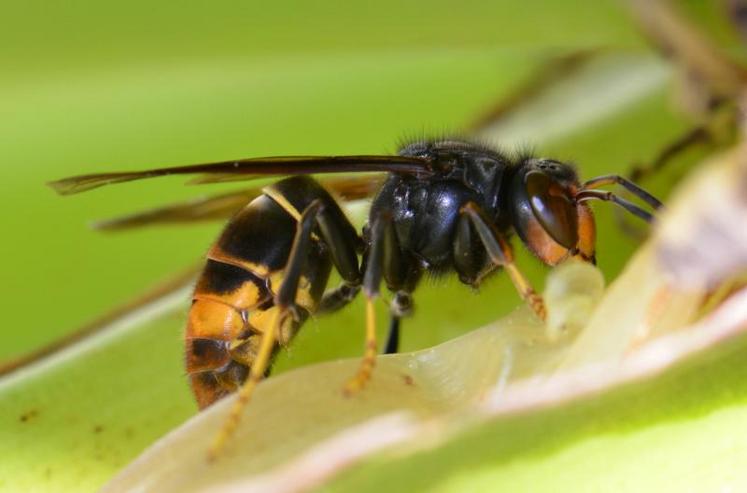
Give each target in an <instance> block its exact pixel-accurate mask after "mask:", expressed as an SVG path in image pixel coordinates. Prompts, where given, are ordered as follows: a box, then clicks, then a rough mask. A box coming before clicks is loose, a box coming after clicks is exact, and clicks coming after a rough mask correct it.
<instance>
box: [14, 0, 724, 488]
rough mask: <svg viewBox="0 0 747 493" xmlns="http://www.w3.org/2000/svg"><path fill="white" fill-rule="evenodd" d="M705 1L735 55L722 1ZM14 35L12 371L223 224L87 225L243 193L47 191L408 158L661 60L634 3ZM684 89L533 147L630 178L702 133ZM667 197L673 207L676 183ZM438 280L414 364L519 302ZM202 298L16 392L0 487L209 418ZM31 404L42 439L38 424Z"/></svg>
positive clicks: (73, 11)
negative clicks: (633, 63) (405, 141)
mask: <svg viewBox="0 0 747 493" xmlns="http://www.w3.org/2000/svg"><path fill="white" fill-rule="evenodd" d="M690 8H691V9H692V10H694V11H696V12H697V13H698V15H699V17H700V18H701V19H703V18H705V19H707V20H709V22H710V24H708V29H710V30H711V31H712V32H716V33H719V36H720V40H721V41H722V42H727V43H731V42H732V41H733V39H732V38H730V37H729V35H727V34H723V30H722V29H720V24H719V22H723V21H719V20H718V19H715V18H713V17H712V15H711V14H713V12H714V9H713V8H710V7H707V6H705V4H704V3H702V2H692V3H691V5H690ZM713 19H715V20H713ZM0 27H2V29H0V31H1V32H2V34H0V36H2V38H0V40H1V41H2V42H0V66H1V67H2V73H1V74H0V113H1V114H2V118H0V156H1V158H2V163H1V164H0V186H2V191H3V193H2V195H1V197H2V198H0V200H2V201H3V203H2V207H0V215H1V219H0V224H2V226H3V231H4V235H3V237H4V241H2V243H1V246H0V248H1V249H2V250H1V251H0V253H1V254H2V257H1V258H2V259H3V260H4V266H3V281H4V282H3V283H2V287H1V288H0V289H2V292H0V299H2V307H3V322H4V323H3V324H2V328H1V329H0V341H1V343H0V361H2V360H3V359H5V358H11V357H14V356H18V355H20V354H23V353H24V352H26V351H29V350H31V349H34V348H38V347H40V346H41V345H43V344H45V343H48V342H50V341H53V340H55V339H56V338H58V337H60V336H62V335H64V334H68V333H70V332H71V331H73V330H75V328H76V327H78V326H80V325H81V324H82V323H84V322H86V321H89V320H91V319H93V318H95V317H97V316H98V315H100V314H102V313H103V312H105V311H106V310H107V309H109V308H111V307H112V306H115V305H117V304H118V303H121V302H123V301H125V300H128V299H131V298H132V297H134V296H137V295H138V294H139V293H142V292H143V290H144V289H146V288H147V287H148V286H151V285H153V284H154V283H156V282H158V281H159V280H161V279H163V278H164V277H168V276H169V275H172V274H174V273H176V272H179V271H180V270H182V269H184V268H186V267H188V266H190V265H192V264H194V263H195V262H197V261H199V259H200V258H201V257H202V255H203V254H204V252H205V251H206V250H207V248H209V246H210V244H211V242H212V241H213V239H214V238H215V236H216V234H217V232H218V231H219V228H220V225H219V224H206V225H195V226H189V227H168V228H150V229H144V230H142V231H134V232H128V233H125V234H106V235H105V234H101V233H97V232H94V231H91V230H89V229H88V228H87V226H86V225H87V223H89V222H90V221H92V220H95V219H100V218H106V217H109V216H112V215H118V214H126V213H129V212H132V211H136V210H140V209H143V208H148V207H151V206H155V205H159V204H162V203H165V202H169V201H172V200H175V199H184V198H192V197H196V196H201V195H204V194H209V193H215V192H217V191H221V190H224V189H233V188H236V187H237V186H236V185H233V186H212V187H211V188H208V187H184V186H182V185H181V180H180V179H178V178H176V179H175V178H168V179H161V180H154V181H149V182H142V183H133V184H128V185H122V186H118V187H110V188H104V189H100V190H96V191H92V192H90V193H87V194H84V195H80V196H75V197H69V198H61V197H58V196H55V195H54V193H53V192H52V191H51V190H50V189H48V188H47V187H45V186H44V183H45V182H46V181H49V180H51V179H55V178H60V177H63V176H67V175H71V174H79V173H86V172H96V171H106V170H127V169H141V168H147V167H151V166H161V165H177V164H188V163H196V162H204V161H214V160H221V159H230V158H236V157H248V156H258V155H277V154H312V153H320V154H343V153H383V152H393V151H394V150H395V149H396V144H397V142H399V141H400V140H401V139H402V138H403V137H406V136H413V135H416V136H419V135H432V134H442V133H445V132H450V131H459V130H460V129H462V128H464V127H465V126H466V125H468V124H469V123H470V121H471V120H472V119H473V118H474V117H476V116H477V115H479V114H481V113H482V112H484V111H485V109H486V108H487V107H488V106H489V105H490V104H492V103H495V102H496V101H498V100H500V99H501V98H502V97H505V96H506V95H508V94H510V93H511V92H512V91H513V90H515V89H516V88H518V87H520V85H521V83H522V81H524V80H526V78H527V77H528V75H529V74H530V73H531V72H532V71H533V70H535V69H536V68H537V67H540V66H541V65H542V63H543V62H544V61H545V60H546V59H547V58H548V57H550V56H553V55H556V54H562V53H565V52H567V51H570V50H576V49H582V48H590V47H600V46H601V47H604V48H608V49H614V50H623V51H626V52H629V53H640V54H641V55H646V54H647V52H648V49H647V48H646V45H645V42H644V41H643V40H642V38H641V37H640V36H639V34H638V31H637V29H636V28H635V26H634V25H633V24H632V22H631V21H630V19H629V17H628V15H627V12H626V10H625V9H624V8H623V7H622V6H621V5H620V4H618V3H616V2H596V1H586V2H561V1H550V0H545V1H542V2H532V3H531V4H529V3H527V4H523V5H516V3H515V2H507V1H506V2H490V3H488V2H466V3H465V2H462V3H460V5H459V7H456V6H454V5H453V4H452V2H428V3H424V2H411V3H407V4H403V3H401V2H375V3H374V2H371V3H364V2H354V3H342V2H340V3H331V2H297V3H294V4H291V3H282V4H281V3H278V4H272V5H271V4H266V5H265V4H260V3H256V2H211V3H202V2H179V3H161V4H152V3H151V2H128V3H127V4H126V5H124V4H122V5H117V4H114V3H99V2H90V1H78V2H55V3H52V2H4V3H3V15H2V20H0ZM670 93H671V86H669V85H663V86H662V87H661V88H660V89H659V90H658V91H656V92H655V93H654V94H651V95H650V96H648V97H646V98H645V99H644V100H641V101H639V102H638V103H636V104H635V105H632V106H630V107H629V108H626V110H625V111H624V112H623V113H622V114H618V115H615V118H614V119H611V120H610V121H607V122H604V123H602V124H598V125H596V126H595V127H594V129H587V130H584V131H582V132H580V133H576V134H574V135H573V136H570V137H567V138H566V139H564V140H562V141H558V142H552V143H549V144H548V145H546V146H544V147H542V148H539V149H538V151H540V152H541V153H543V154H552V155H556V156H558V157H560V158H563V159H572V160H574V161H576V162H578V163H579V164H580V168H581V172H582V174H583V175H584V176H586V177H589V176H592V175H595V174H600V173H604V172H616V171H617V172H622V171H624V170H626V169H627V168H628V167H629V166H630V165H631V164H632V163H634V162H639V161H645V160H646V159H648V158H650V156H652V155H653V154H654V153H655V152H656V150H657V149H658V148H659V147H660V146H661V145H662V144H663V143H665V142H667V140H668V139H671V138H672V137H673V136H675V135H677V134H678V133H679V132H681V131H682V130H683V129H684V128H686V126H687V125H688V121H687V119H686V118H684V117H683V115H681V114H680V113H679V111H678V110H677V109H676V108H674V107H673V105H672V99H671V97H670V95H671V94H670ZM653 187H654V191H657V192H659V193H662V194H664V193H665V189H666V188H667V187H668V184H667V183H666V180H659V181H657V182H656V183H655V184H654V185H653ZM597 210H598V211H599V213H598V214H597V217H598V221H599V230H600V233H599V235H600V241H599V252H600V255H599V258H600V265H601V267H602V269H603V270H604V271H605V273H606V274H607V275H608V277H612V276H614V274H615V273H616V272H618V271H619V269H620V268H621V266H622V265H623V263H624V261H625V259H626V258H627V257H628V255H629V254H630V252H632V250H633V249H634V247H635V245H636V242H635V241H634V240H631V239H629V238H626V237H625V236H624V235H622V234H621V233H620V231H619V230H618V229H617V228H616V226H615V224H614V221H613V217H612V214H611V212H610V211H609V209H608V208H603V207H600V208H598V209H597ZM520 262H521V265H522V266H523V268H524V269H525V270H526V271H527V272H529V274H530V276H531V277H532V278H533V279H534V280H535V282H537V283H538V284H541V280H542V277H543V273H544V269H543V268H542V267H541V266H539V265H538V264H537V263H536V262H533V261H532V260H531V259H529V258H528V256H527V255H522V256H521V259H520ZM424 284H425V285H424V286H423V288H422V289H420V290H419V292H418V298H417V300H416V302H417V303H418V307H419V310H418V313H417V315H416V317H415V318H414V319H413V320H412V321H408V323H407V326H406V327H405V334H404V336H403V339H404V349H406V350H407V349H415V348H419V347H424V346H426V345H429V344H434V343H436V342H439V341H443V340H445V339H447V338H449V337H453V336H454V335H456V334H458V333H459V332H463V331H465V330H469V329H471V328H474V327H477V326H479V325H481V324H483V323H485V322H487V321H489V320H491V319H493V318H495V317H496V316H497V315H500V314H502V313H505V312H506V311H507V310H509V309H511V307H513V306H515V305H516V304H518V298H517V296H516V294H515V293H514V291H513V289H512V288H511V286H510V284H509V283H508V282H507V280H506V279H505V278H504V277H500V278H496V279H494V280H493V281H491V282H489V283H488V285H487V286H486V287H485V289H483V292H482V293H481V294H480V295H479V296H476V295H474V294H473V293H470V291H469V290H468V289H466V288H463V287H461V286H458V285H456V283H455V282H454V281H453V280H448V279H444V280H438V281H434V282H428V283H424ZM188 305H189V300H188V297H187V296H185V299H184V303H183V308H182V309H181V310H178V311H177V313H175V314H173V315H170V316H168V317H165V318H164V319H160V320H157V321H153V322H151V323H149V324H143V325H141V326H140V327H139V328H138V330H137V331H133V333H132V334H131V335H130V336H129V337H122V338H121V339H118V340H117V341H116V344H113V347H114V349H115V350H114V351H111V349H112V348H111V347H103V348H100V349H99V350H97V351H95V352H94V354H93V355H89V356H88V357H87V359H86V360H85V361H83V362H75V361H73V362H67V363H65V365H63V366H62V367H61V368H58V369H55V370H54V371H53V372H51V373H50V374H47V375H35V376H32V377H31V378H29V379H27V380H24V381H14V382H10V385H9V386H7V387H6V388H5V390H3V391H2V392H0V399H1V400H2V402H4V403H5V404H4V405H3V406H0V409H2V411H0V419H2V420H3V421H4V422H5V423H11V424H10V425H9V426H7V427H4V428H3V429H1V430H0V434H1V435H0V443H4V444H5V446H6V447H7V448H6V449H5V450H3V451H0V452H1V453H2V456H4V457H7V458H8V460H7V461H6V462H5V467H7V469H6V470H5V472H6V474H0V478H3V477H5V478H11V477H12V475H11V473H10V472H9V471H15V472H14V474H16V473H18V471H24V472H23V473H22V474H20V476H19V477H22V478H23V482H22V483H21V484H24V485H26V486H29V487H31V485H36V486H39V484H38V483H35V481H38V480H39V479H40V478H47V479H48V480H49V483H44V484H47V486H49V485H50V484H51V485H54V487H53V488H52V489H57V488H64V487H68V488H72V489H73V490H75V488H76V487H85V488H91V487H95V486H96V485H100V484H101V482H103V481H104V480H105V479H107V478H108V477H110V476H111V474H112V473H113V471H116V470H117V469H118V468H119V467H121V466H122V465H124V464H125V463H126V462H127V461H128V460H130V459H131V458H132V457H133V456H134V455H135V454H136V453H137V452H139V451H140V450H142V448H143V447H145V446H146V445H148V444H149V443H151V442H152V441H153V440H154V439H155V438H156V437H158V436H160V435H162V434H163V433H164V432H165V431H167V430H168V429H170V428H171V427H173V426H174V425H176V424H178V423H180V422H182V421H183V420H184V419H186V417H188V416H189V415H191V414H192V413H194V412H195V407H194V404H193V403H192V401H191V398H190V395H189V393H188V390H187V386H186V383H185V380H184V379H183V375H182V372H183V369H182V362H181V358H182V356H181V341H180V337H181V330H182V327H183V319H184V316H185V314H186V311H187V309H188ZM362 315H363V314H362V307H361V305H360V303H358V304H354V305H353V306H351V307H350V308H349V309H347V310H346V311H345V312H343V313H341V314H340V315H339V316H336V317H330V318H329V319H320V320H318V321H312V322H310V323H309V324H307V326H306V327H305V329H304V331H302V333H301V334H300V336H299V338H298V340H297V341H296V343H295V344H294V345H293V347H292V348H291V350H290V351H289V352H288V353H287V354H284V355H283V357H282V358H281V361H280V362H279V367H278V371H282V370H283V369H285V368H289V367H293V366H298V365H302V364H307V363H309V362H312V361H318V360H320V359H330V358H334V357H340V356H350V355H357V354H359V352H360V348H359V346H360V345H361V339H360V332H362V318H363V317H362ZM0 390H2V389H0ZM154 396H155V397H154ZM29 406H31V407H29ZM30 409H31V410H34V411H36V412H37V414H35V415H34V419H33V420H32V422H34V423H36V424H38V425H40V426H41V425H44V426H43V427H40V428H38V429H31V430H29V427H28V426H25V427H24V425H25V424H26V422H27V421H24V420H22V419H21V418H22V417H23V416H24V413H26V412H28V411H29V410H30ZM123 416H126V419H125V418H123ZM99 427H101V430H103V431H101V430H99ZM50 429H53V430H55V431H54V432H49V431H48V430H50ZM78 429H83V430H85V435H81V434H79V433H77V431H76V430H78ZM96 430H99V431H96ZM92 435H95V436H93V439H91V436H92ZM83 437H85V438H83ZM113 443H116V444H117V446H112V444H113ZM21 449H23V450H25V452H23V453H17V451H18V450H21ZM11 451H13V453H11ZM11 457H12V458H11ZM71 464H75V467H71ZM60 471H65V472H63V473H60ZM0 472H2V471H0ZM2 481H3V480H2V479H0V487H12V486H15V484H14V482H13V480H12V479H9V480H6V484H3V483H2ZM55 481H56V482H55ZM39 488H40V489H42V490H43V489H44V487H43V486H39Z"/></svg>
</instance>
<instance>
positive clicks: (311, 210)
mask: <svg viewBox="0 0 747 493" xmlns="http://www.w3.org/2000/svg"><path fill="white" fill-rule="evenodd" d="M322 212H323V205H322V203H321V202H320V201H319V200H315V201H314V202H312V203H311V205H309V206H308V207H307V208H306V210H304V212H303V214H302V215H301V219H300V221H299V223H298V226H297V228H296V234H295V237H294V238H293V246H292V247H291V251H290V255H289V256H288V261H287V263H286V267H285V269H284V272H285V277H284V279H283V282H282V284H281V286H280V289H278V291H277V293H276V294H275V299H274V305H275V306H274V307H273V308H271V309H270V310H273V311H274V313H273V316H272V319H271V321H270V323H269V325H268V327H267V328H266V329H265V331H264V333H263V334H262V336H261V339H260V341H259V349H258V350H257V351H256V359H254V360H253V362H252V364H251V368H250V370H249V376H248V377H247V379H246V380H245V381H244V383H243V385H242V386H241V388H240V389H239V392H238V396H237V399H236V402H235V403H234V406H233V408H232V409H231V411H230V414H229V416H228V419H227V420H226V422H225V424H224V426H223V428H222V429H221V431H220V432H219V434H218V436H217V437H216V439H215V441H214V442H213V444H212V446H211V448H210V450H209V452H208V459H210V460H212V459H215V458H216V457H217V455H218V454H219V453H220V451H221V450H222V449H223V446H224V445H225V443H226V441H227V440H228V439H229V438H230V437H231V435H233V433H234V431H235V430H236V427H237V426H238V424H239V421H240V420H241V415H242V413H243V411H244V408H245V407H246V405H247V404H248V403H249V400H250V399H251V396H252V394H253V392H254V389H255V387H256V386H257V384H258V383H259V382H260V380H262V378H263V377H264V375H265V373H266V371H267V368H268V366H269V363H270V359H271V356H272V353H273V351H274V349H275V346H276V344H277V340H278V336H279V334H281V333H283V332H284V331H285V329H286V328H287V324H290V323H293V321H294V319H296V320H298V319H299V318H300V317H301V316H302V314H301V313H299V312H298V309H297V308H296V306H295V299H296V293H297V291H298V284H299V282H300V280H301V275H302V273H303V269H304V264H305V263H306V259H307V255H308V253H307V252H308V249H309V247H310V244H311V241H312V233H313V231H314V228H315V226H316V225H317V221H318V220H319V222H321V219H320V217H321V214H322ZM328 226H329V224H328ZM320 229H321V230H322V237H323V238H324V240H325V241H327V234H325V233H328V232H332V233H334V229H333V228H330V227H328V228H326V229H325V228H320ZM343 241H344V238H343V239H340V238H339V237H338V238H337V239H335V242H336V243H334V244H337V245H338V246H339V244H340V243H342V242H343ZM328 244H330V243H328ZM332 245H333V244H330V250H334V247H333V246H332ZM331 254H332V257H333V261H334V262H335V264H336V265H339V264H338V262H339V263H341V264H342V265H344V264H345V260H344V259H345V257H348V259H349V257H350V256H351V255H352V256H355V255H356V254H355V250H352V253H351V252H350V251H345V252H339V251H338V252H331ZM340 258H343V261H340ZM343 269H344V267H343ZM357 270H358V269H357V267H356V271H357ZM341 274H342V275H343V277H345V276H346V275H347V276H350V277H353V273H351V272H350V271H344V272H342V271H341ZM355 275H357V276H360V274H359V273H358V272H356V273H355Z"/></svg>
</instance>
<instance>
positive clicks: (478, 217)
mask: <svg viewBox="0 0 747 493" xmlns="http://www.w3.org/2000/svg"><path fill="white" fill-rule="evenodd" d="M462 214H465V215H466V216H467V217H468V218H469V220H470V221H472V224H473V225H474V227H475V230H476V231H477V235H478V236H479V238H480V241H481V242H482V244H483V246H484V247H485V250H486V251H487V253H488V256H489V257H490V260H491V261H492V262H493V263H494V264H496V265H500V266H501V267H503V268H504V269H505V270H506V272H507V273H508V275H509V277H510V278H511V281H512V282H513V284H514V286H515V287H516V290H517V291H518V292H519V294H520V295H521V297H522V298H523V299H524V301H526V302H527V303H528V304H529V306H530V307H531V308H532V310H534V313H535V314H536V315H537V316H538V317H539V318H540V319H541V320H545V318H546V317H547V309H546V308H545V302H544V301H543V300H542V297H541V296H540V295H538V294H537V292H536V291H535V290H534V288H533V287H532V285H531V284H529V281H528V280H527V279H526V278H525V277H524V275H523V274H522V273H521V272H520V271H519V269H518V268H517V267H516V264H515V263H514V259H513V252H512V251H511V246H510V245H509V244H508V242H507V241H506V240H505V239H504V238H503V237H502V235H501V234H500V232H498V231H497V230H496V228H495V226H493V224H492V222H491V221H490V219H489V218H487V217H485V213H484V212H483V211H482V210H481V209H480V208H479V207H478V206H477V205H476V204H475V203H473V202H469V203H467V204H465V205H464V206H463V207H462Z"/></svg>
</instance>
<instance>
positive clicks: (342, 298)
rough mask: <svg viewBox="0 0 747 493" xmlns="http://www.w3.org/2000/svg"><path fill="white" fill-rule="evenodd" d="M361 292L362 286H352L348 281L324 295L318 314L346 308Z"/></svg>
mask: <svg viewBox="0 0 747 493" xmlns="http://www.w3.org/2000/svg"><path fill="white" fill-rule="evenodd" d="M360 290H361V287H360V284H351V283H349V282H347V281H345V282H343V283H342V284H340V285H339V286H337V287H336V288H335V289H332V290H330V291H327V292H326V293H324V297H323V298H322V302H321V303H320V304H319V309H318V310H317V313H320V314H322V313H333V312H336V311H337V310H340V309H342V308H344V307H345V306H347V304H348V303H350V302H351V301H353V300H354V299H355V297H356V296H357V295H358V293H359V292H360Z"/></svg>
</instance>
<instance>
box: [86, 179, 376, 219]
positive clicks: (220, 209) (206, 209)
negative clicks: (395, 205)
mask: <svg viewBox="0 0 747 493" xmlns="http://www.w3.org/2000/svg"><path fill="white" fill-rule="evenodd" d="M384 178H385V175H383V174H376V175H360V176H346V177H337V178H328V179H326V180H320V183H321V184H322V186H324V188H326V189H327V190H329V191H330V192H332V193H333V194H335V195H338V196H339V197H340V198H341V199H343V200H361V199H365V198H367V197H370V196H372V195H373V194H374V193H375V192H376V190H378V189H379V187H380V186H381V183H382V182H383V180H384ZM261 194H262V188H261V187H254V188H249V189H243V190H237V191H235V192H229V193H225V194H221V195H214V196H211V197H205V198H201V199H197V200H191V201H189V202H181V203H177V204H170V205H166V206H162V207H158V208H156V209H151V210H147V211H143V212H138V213H135V214H131V215H128V216H123V217H118V218H114V219H108V220H105V221H100V222H98V223H95V224H94V227H95V228H96V229H100V230H104V231H121V230H125V229H131V228H137V227H142V226H150V225H157V224H178V223H193V222H198V221H209V220H214V219H227V218H229V217H231V216H232V215H233V214H234V213H235V212H236V211H237V210H239V209H240V208H242V207H244V206H245V205H246V204H247V203H248V202H249V201H251V200H252V199H254V198H255V197H257V196H258V195H261Z"/></svg>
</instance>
